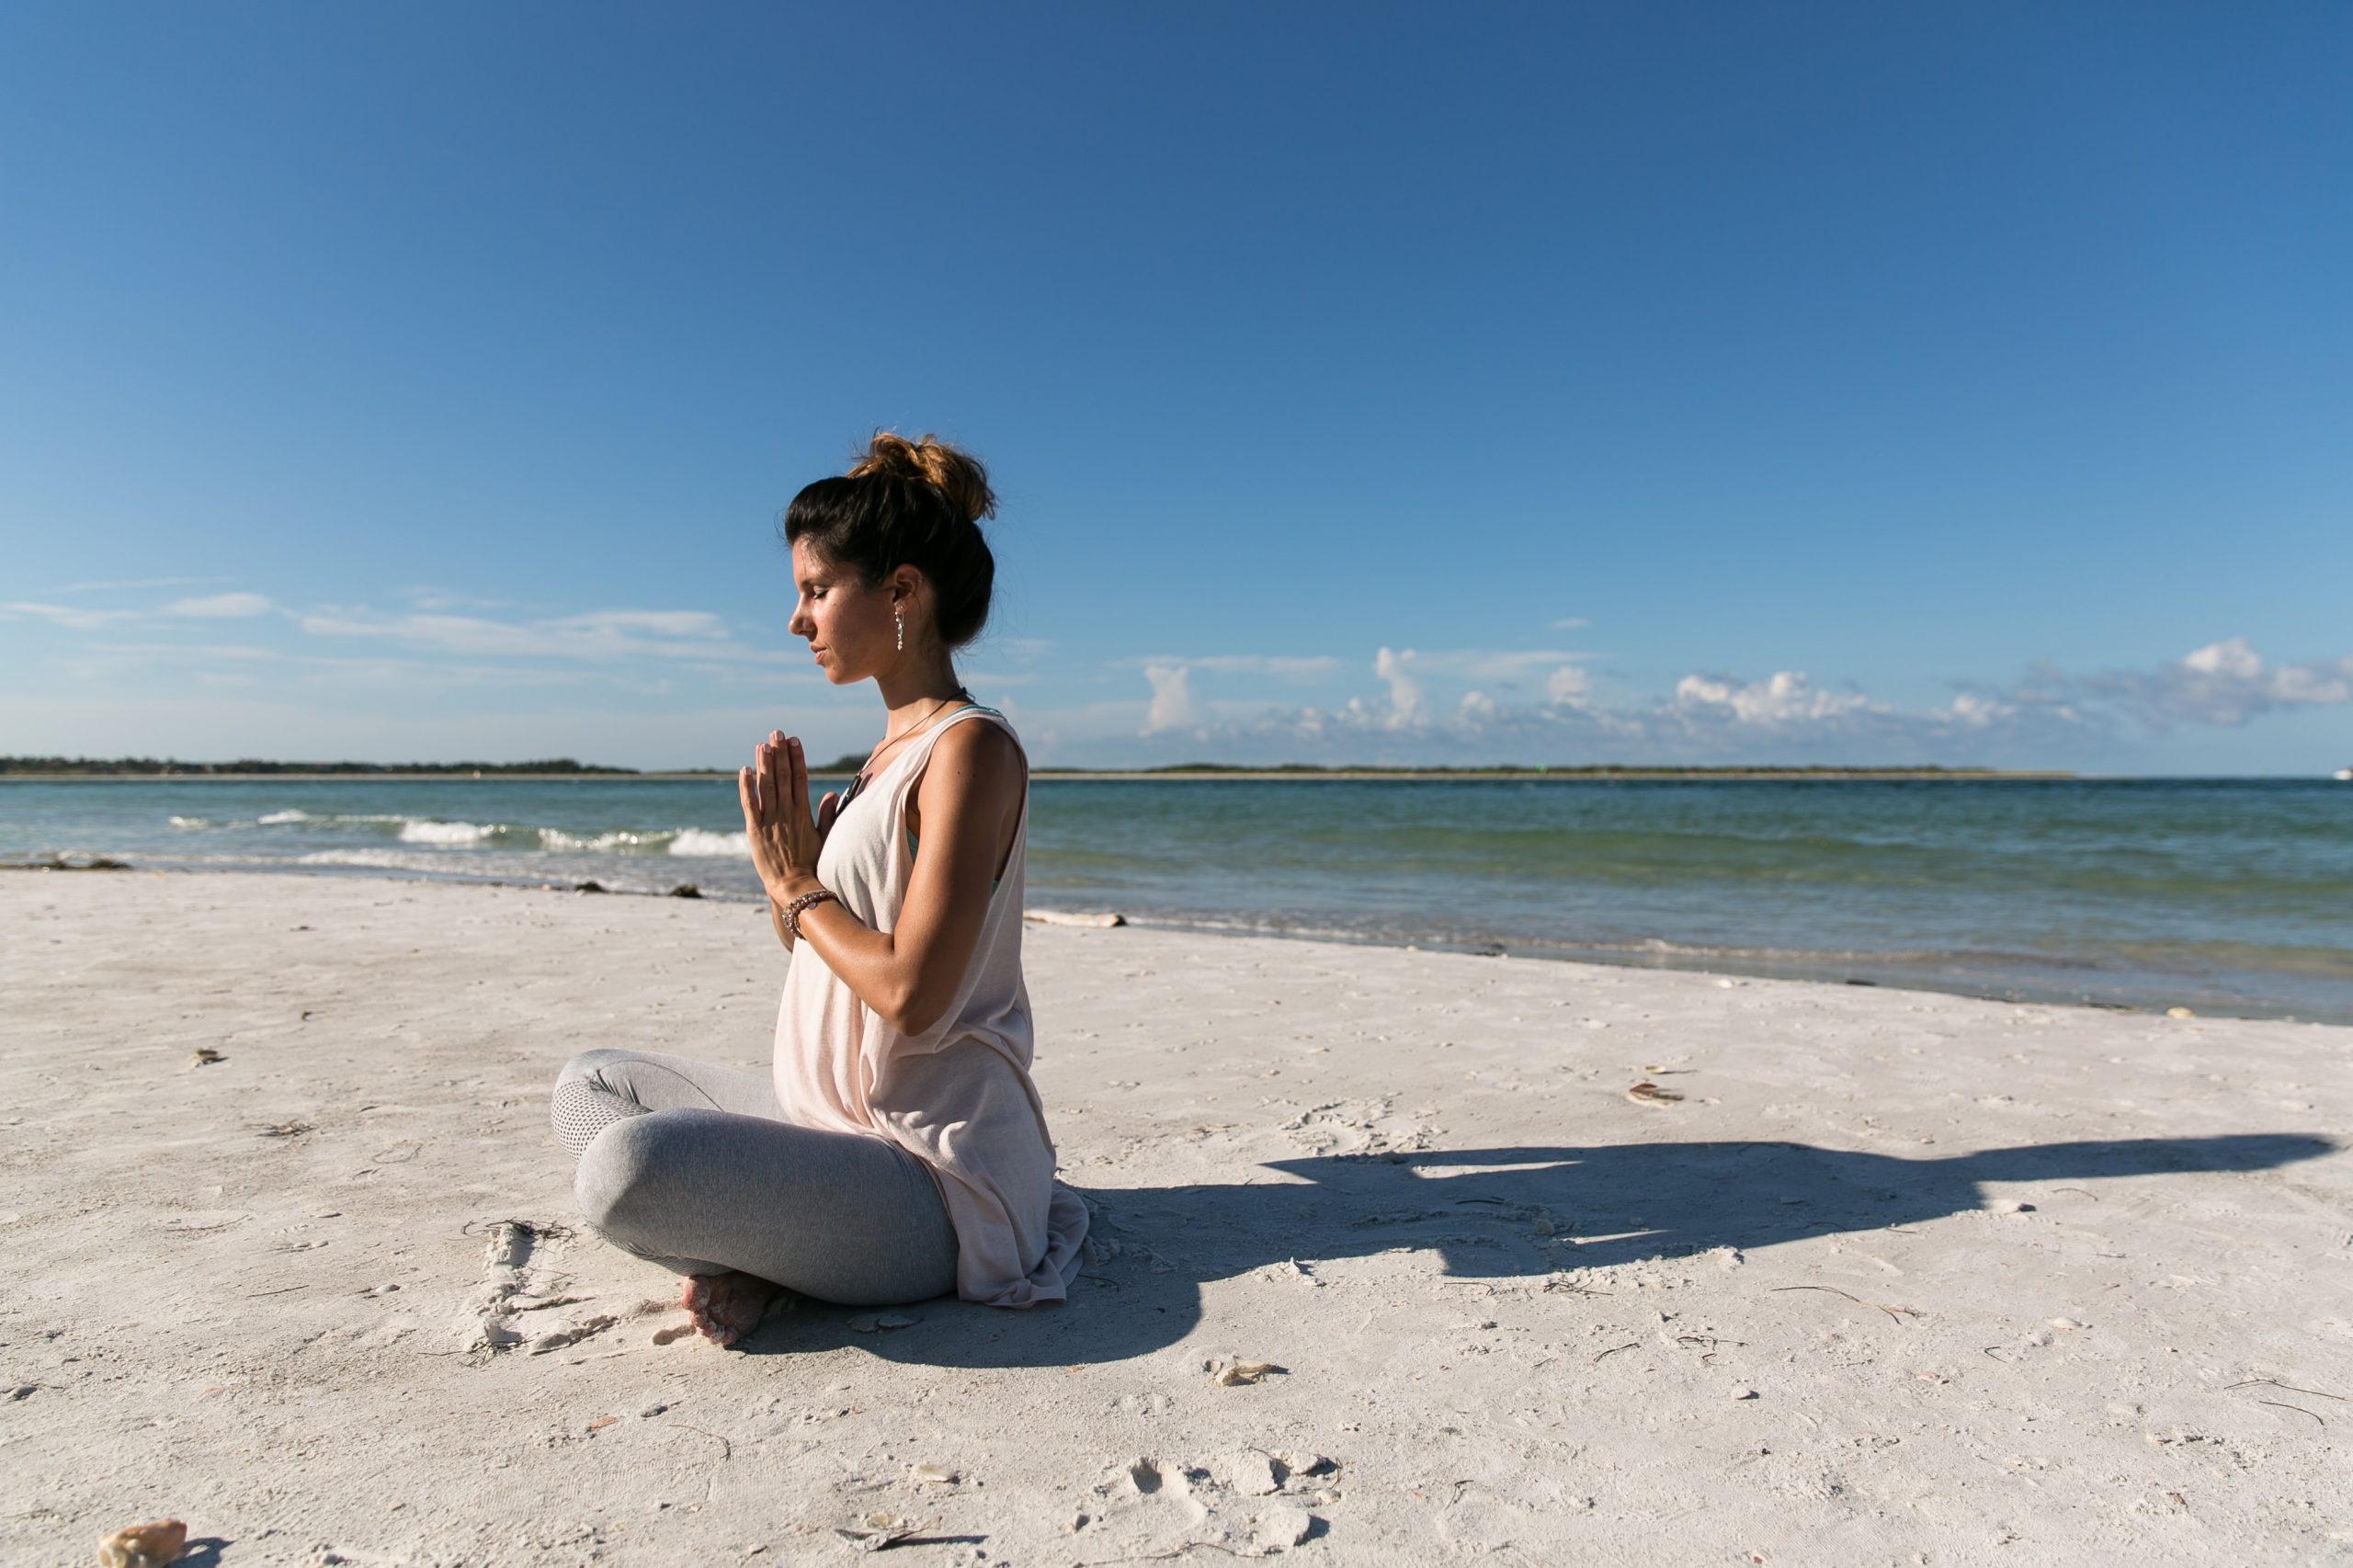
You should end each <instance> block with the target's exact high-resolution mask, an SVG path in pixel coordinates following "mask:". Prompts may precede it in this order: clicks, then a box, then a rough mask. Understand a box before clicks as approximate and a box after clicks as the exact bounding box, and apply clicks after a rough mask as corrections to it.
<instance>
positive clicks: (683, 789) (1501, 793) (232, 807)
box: [0, 776, 2353, 1023]
mask: <svg viewBox="0 0 2353 1568" xmlns="http://www.w3.org/2000/svg"><path fill="white" fill-rule="evenodd" d="M819 787H821V788H822V787H824V785H823V782H822V781H821V784H820V786H819ZM1030 815H1031V826H1030V852H1029V902H1030V903H1031V905H1032V907H1045V908H1062V909H1115V910H1119V911H1120V912H1121V913H1123V914H1125V915H1128V916H1129V917H1130V918H1131V919H1133V920H1137V921H1140V922H1149V923H1153V924H1166V925H1180V926H1198V927H1204V928H1209V929H1215V930H1242V931H1255V932H1271V933H1283V934H1293V935H1302V936H1317V937H1338V938H1342V939H1347V940H1358V941H1370V942H1381V943H1392V944H1408V943H1412V944H1420V945H1423V946H1444V947H1453V948H1464V949H1472V950H1482V951H1491V950H1496V949H1501V950H1503V951H1506V952H1508V953H1511V954H1512V955H1514V956H1518V957H1545V956H1550V957H1560V958H1581V959H1595V960H1603V961H1607V962H1611V963H1623V964H1641V965H1653V966H1665V967H1673V968H1689V969H1706V970H1713V971H1726V972H1733V973H1750V974H1774V975H1793V976H1807V977H1816V978H1828V979H1836V980H1856V981H1868V982H1872V983H1880V984H1887V985H1915V986H1927V987H1930V988H1934V989H1938V990H1950V991H1959V992H1965V993H1969V994H1981V995H1995V996H2013V997H2020V998H2029V999H2037V1000H2057V1001H2075V1002H2085V1001H2088V1002H2096V1003H2106V1004H2115V1005H2126V1006H2142V1007H2159V1008H2162V1007H2166V1006H2188V1007H2192V1008H2195V1009H2197V1010H2198V1011H2200V1012H2212V1013H2225V1014H2241V1015H2254V1016H2287V1017H2300V1018H2310V1019H2323V1020H2328V1021H2333V1022H2338V1023H2353V785H2346V784H2338V783H2333V782H2330V781H2327V780H2312V781H2305V780H2274V779H2255V780H2247V779H2133V780H2057V781H2012V780H2004V781H1990V780H1985V781H1973V782H1972V781H1955V780H1935V781H1916V782H1915V781H1885V782H1881V781H1820V780H1817V781H1805V782H1787V783H1784V782H1767V781H1756V780H1710V781H1688V782H1687V781H1668V782H1658V781H1631V780H1629V781H1599V780H1581V781H1574V782H1564V781H1554V780H1536V779H1527V780H1511V781H1488V780H1446V781H1427V780H1402V779H1401V780H1378V781H1366V780H1336V779H1309V780H1280V781H1253V780H1243V779H1232V780H1213V781H1195V780H1170V779H1137V780H1127V779H1071V778H1053V777H1052V776H1045V777H1041V778H1038V779H1037V780H1036V781H1035V782H1034V783H1033V785H1032V786H1031V813H1030ZM52 853H62V854H65V855H69V856H80V855H91V854H103V855H108V856H112V857H116V858H121V859H126V860H129V861H131V862H132V863H133V864H135V865H139V866H145V867H157V868H170V869H188V870H199V871H201V870H232V869H233V870H273V871H285V872H308V873H329V874H343V875H382V876H404V877H433V878H460V879H481V880H491V881H513V882H529V883H554V884H563V885H569V884H571V883H574V882H578V881H597V882H599V883H601V884H602V885H604V886H605V887H607V888H609V889H612V890H615V891H617V892H667V891H668V890H670V889H671V888H673V887H675V886H676V885H678V884H680V883H693V884H695V885H696V886H697V887H698V888H699V889H700V891H701V892H703V893H704V894H705V895H706V896H710V897H719V898H738V899H744V900H746V901H749V900H752V899H754V898H756V896H757V892H758V884H757V882H756V881H755V879H754V878H753V876H752V873H751V866H750V862H749V860H748V859H747V858H745V851H744V846H743V838H742V822H741V818H740V817H739V815H738V813H737V809H736V804H735V785H734V780H733V777H732V776H730V777H726V778H713V779H709V780H703V779H651V778H649V779H630V778H613V779H606V778H593V779H550V778H484V779H467V778H449V779H439V778H435V779H365V778H363V779H319V780H308V779H306V780H284V781H269V782H250V781H241V780H218V779H202V778H172V779H157V780H140V781H115V780H90V781H72V782H29V781H21V780H19V781H10V782H6V783H0V859H7V860H22V859H27V858H36V857H41V856H46V855H49V854H52Z"/></svg>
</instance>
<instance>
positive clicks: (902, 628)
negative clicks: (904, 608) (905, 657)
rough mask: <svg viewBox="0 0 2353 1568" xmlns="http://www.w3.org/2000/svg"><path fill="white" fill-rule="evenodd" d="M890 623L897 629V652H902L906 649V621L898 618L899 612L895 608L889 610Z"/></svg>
mask: <svg viewBox="0 0 2353 1568" xmlns="http://www.w3.org/2000/svg"><path fill="white" fill-rule="evenodd" d="M891 624H892V625H893V626H895V627H897V628H898V629H899V652H900V653H905V652H906V651H907V623H906V622H905V621H904V619H900V616H899V612H898V611H897V610H892V612H891Z"/></svg>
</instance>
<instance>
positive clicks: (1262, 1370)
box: [1205, 1359, 1286, 1389]
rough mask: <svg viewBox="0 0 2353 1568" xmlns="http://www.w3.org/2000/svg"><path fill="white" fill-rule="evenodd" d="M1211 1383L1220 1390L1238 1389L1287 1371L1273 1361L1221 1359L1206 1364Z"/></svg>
mask: <svg viewBox="0 0 2353 1568" xmlns="http://www.w3.org/2000/svg"><path fill="white" fill-rule="evenodd" d="M1205 1370H1207V1371H1208V1373H1209V1375H1210V1381H1211V1382H1213V1383H1215V1384H1217V1385H1218V1386H1219V1387H1220V1388H1229V1389H1230V1388H1238V1387H1240V1386H1241V1385H1243V1384H1245V1383H1257V1382H1264V1381H1266V1380H1267V1379H1268V1378H1270V1377H1272V1376H1274V1375H1275V1374H1276V1373H1278V1372H1281V1371H1284V1370H1286V1369H1284V1368H1281V1367H1278V1366H1276V1365H1275V1364H1274V1363H1273V1362H1272V1361H1228V1360H1223V1359H1219V1360H1215V1361H1211V1362H1208V1363H1206V1365H1205Z"/></svg>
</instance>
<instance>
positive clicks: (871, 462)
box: [849, 430, 996, 523]
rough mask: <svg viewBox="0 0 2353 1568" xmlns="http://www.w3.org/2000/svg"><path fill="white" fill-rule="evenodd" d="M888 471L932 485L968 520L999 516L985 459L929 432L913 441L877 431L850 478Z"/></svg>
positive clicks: (958, 513)
mask: <svg viewBox="0 0 2353 1568" xmlns="http://www.w3.org/2000/svg"><path fill="white" fill-rule="evenodd" d="M878 473H879V474H887V475H889V476H890V477H891V478H893V479H906V480H913V481H915V483H919V484H928V485H930V486H931V487H932V488H933V489H934V490H937V491H938V492H939V494H941V495H943V496H945V497H946V498H947V500H948V505H949V506H950V507H951V508H953V509H954V511H955V512H956V514H957V515H958V516H959V517H962V518H963V519H964V520H965V521H966V522H968V523H977V522H979V521H980V520H981V519H982V518H983V517H995V516H996V494H995V492H994V491H992V490H991V489H990V488H989V474H988V470H986V469H984V468H983V467H982V466H981V460H979V459H978V458H976V457H973V456H972V454H971V453H969V452H967V451H964V450H962V449H961V448H957V447H953V446H950V445H949V443H947V442H946V441H938V440H934V439H933V438H932V437H930V436H929V435H927V434H926V436H925V437H923V438H922V439H920V440H915V441H910V440H908V439H907V438H906V437H904V436H902V435H899V434H898V433H897V432H895V431H891V430H877V431H876V432H874V438H873V439H872V440H871V441H869V442H868V443H867V444H866V455H865V456H864V457H862V458H860V459H858V461H856V462H855V463H852V464H851V465H850V471H849V477H850V478H852V479H864V478H866V477H867V476H868V475H869V474H878Z"/></svg>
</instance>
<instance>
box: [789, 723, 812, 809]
mask: <svg viewBox="0 0 2353 1568" xmlns="http://www.w3.org/2000/svg"><path fill="white" fill-rule="evenodd" d="M784 745H785V753H786V756H787V758H788V759H789V761H790V766H791V768H792V777H791V779H790V783H791V786H792V798H793V799H794V800H796V801H800V802H801V810H802V811H804V812H805V811H807V810H808V809H809V759H808V758H806V757H804V756H801V737H800V736H798V735H794V736H792V737H791V738H790V739H789V740H787V741H786V742H785V743H784Z"/></svg>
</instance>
